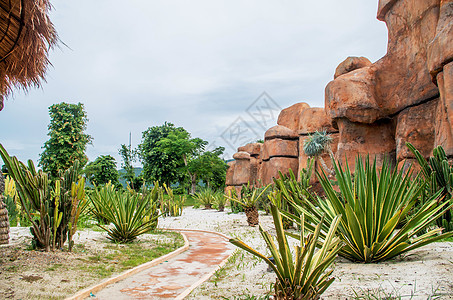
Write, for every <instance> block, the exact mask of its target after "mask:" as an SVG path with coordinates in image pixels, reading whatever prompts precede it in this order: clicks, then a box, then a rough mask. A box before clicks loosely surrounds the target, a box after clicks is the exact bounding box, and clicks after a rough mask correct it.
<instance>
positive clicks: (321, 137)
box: [304, 131, 332, 157]
mask: <svg viewBox="0 0 453 300" xmlns="http://www.w3.org/2000/svg"><path fill="white" fill-rule="evenodd" d="M331 143H332V137H330V135H329V134H327V132H326V131H316V132H315V133H313V134H311V135H309V136H308V137H307V138H306V139H305V140H304V152H305V154H306V155H308V156H310V157H316V156H319V155H321V154H323V153H324V152H326V151H327V149H328V147H330V144H331Z"/></svg>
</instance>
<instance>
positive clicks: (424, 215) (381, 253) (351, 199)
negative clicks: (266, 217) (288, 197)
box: [286, 157, 453, 263]
mask: <svg viewBox="0 0 453 300" xmlns="http://www.w3.org/2000/svg"><path fill="white" fill-rule="evenodd" d="M333 164H334V167H335V171H336V174H337V175H336V177H337V181H338V186H339V188H340V193H337V192H336V191H335V190H334V188H333V186H332V184H331V182H330V181H329V180H328V178H327V175H326V174H325V173H324V172H323V173H322V174H319V173H318V178H319V180H320V182H321V185H322V187H323V189H324V191H325V193H326V197H327V199H321V198H319V197H318V199H317V200H314V201H313V202H316V205H317V206H315V205H313V204H312V203H311V202H310V201H305V202H303V203H301V204H300V205H298V204H294V207H295V208H297V211H298V212H299V213H302V212H309V213H308V215H307V218H306V220H305V221H307V222H306V223H307V224H306V228H308V229H309V230H314V225H312V224H318V222H319V220H321V216H322V215H324V214H326V221H327V224H330V223H332V222H333V221H332V220H333V219H334V218H335V216H338V215H341V216H343V217H342V219H341V222H340V225H339V226H338V234H339V236H340V237H341V239H342V240H343V241H344V242H345V246H344V247H343V249H342V250H341V251H340V255H342V256H343V257H346V258H348V259H350V260H353V261H360V262H365V263H369V262H379V261H384V260H388V259H391V258H393V257H395V256H397V255H399V254H402V253H405V252H408V251H410V250H413V249H416V248H419V247H421V246H424V245H427V244H429V243H432V242H435V241H439V240H441V239H443V238H446V237H449V236H452V235H453V233H445V234H441V235H437V234H438V233H439V232H441V229H434V230H431V231H429V232H428V233H425V234H420V233H421V232H422V230H423V229H424V227H425V226H426V224H429V223H430V222H431V221H433V220H435V219H436V218H437V217H438V216H440V215H441V214H442V213H444V212H445V210H446V209H449V207H447V205H446V204H447V203H444V204H442V205H439V206H438V205H437V199H438V197H439V195H440V192H439V193H436V194H435V195H433V196H432V197H431V198H430V199H429V200H428V201H427V202H426V203H425V204H424V205H423V206H422V207H421V208H420V209H419V210H418V211H417V212H416V213H414V214H413V215H412V216H409V212H410V211H411V209H412V208H413V207H414V206H415V204H416V203H417V201H418V198H419V197H420V195H421V193H422V192H423V189H424V184H423V183H421V182H420V181H419V180H411V176H412V172H408V173H407V174H406V175H404V173H403V171H400V172H398V171H397V170H396V169H395V170H393V171H392V170H391V169H390V165H389V163H388V161H384V163H383V165H382V169H381V171H378V169H377V167H376V161H374V163H370V161H369V158H367V159H366V160H365V162H363V161H362V159H361V158H360V157H358V158H357V160H356V164H355V173H354V175H351V173H350V171H349V168H348V167H346V170H343V169H342V167H341V166H340V165H339V164H337V163H336V162H335V161H334V162H333ZM346 166H347V164H346ZM286 215H287V216H288V215H289V214H286ZM406 218H407V221H406V222H405V224H404V225H403V226H402V228H401V229H397V226H398V225H399V224H401V223H402V222H403V220H406ZM293 219H294V220H295V221H296V222H298V223H299V224H300V222H301V221H300V220H298V218H297V217H295V216H294V215H293Z"/></svg>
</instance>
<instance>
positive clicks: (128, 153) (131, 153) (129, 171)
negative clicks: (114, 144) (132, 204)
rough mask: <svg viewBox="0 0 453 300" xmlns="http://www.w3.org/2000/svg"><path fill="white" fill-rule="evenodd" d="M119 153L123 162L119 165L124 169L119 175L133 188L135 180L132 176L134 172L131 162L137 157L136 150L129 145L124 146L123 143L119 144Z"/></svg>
mask: <svg viewBox="0 0 453 300" xmlns="http://www.w3.org/2000/svg"><path fill="white" fill-rule="evenodd" d="M118 153H119V155H121V158H122V159H123V162H122V163H121V167H122V168H123V169H124V171H126V172H125V173H124V174H122V175H121V176H122V177H123V178H124V179H126V181H127V182H129V185H130V187H131V188H133V189H135V188H136V187H135V184H134V183H135V181H136V180H134V178H135V177H136V176H135V172H134V166H133V165H132V162H134V161H135V160H136V157H137V151H136V150H134V149H131V147H130V146H129V147H128V146H126V145H124V144H122V145H121V148H120V149H119V150H118Z"/></svg>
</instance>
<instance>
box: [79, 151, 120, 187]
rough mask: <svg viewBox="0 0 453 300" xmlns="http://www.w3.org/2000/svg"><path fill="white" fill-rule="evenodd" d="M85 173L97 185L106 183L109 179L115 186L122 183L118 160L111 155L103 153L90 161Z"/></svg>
mask: <svg viewBox="0 0 453 300" xmlns="http://www.w3.org/2000/svg"><path fill="white" fill-rule="evenodd" d="M85 175H86V177H87V179H88V180H89V181H90V182H92V183H95V184H97V185H101V184H106V183H108V182H109V181H110V182H112V184H114V185H115V186H119V185H120V183H119V180H118V178H119V174H118V170H117V169H116V161H115V158H113V157H112V156H110V155H101V156H99V157H98V158H96V160H95V161H93V162H90V163H89V164H88V165H87V166H86V168H85Z"/></svg>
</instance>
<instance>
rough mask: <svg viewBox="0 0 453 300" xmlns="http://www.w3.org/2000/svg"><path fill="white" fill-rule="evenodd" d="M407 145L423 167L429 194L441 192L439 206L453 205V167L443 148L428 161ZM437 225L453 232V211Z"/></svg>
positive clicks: (437, 221)
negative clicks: (447, 203) (448, 203)
mask: <svg viewBox="0 0 453 300" xmlns="http://www.w3.org/2000/svg"><path fill="white" fill-rule="evenodd" d="M406 145H407V147H408V148H409V150H411V152H412V153H414V155H415V158H416V159H417V161H418V163H419V165H420V167H421V174H422V176H423V178H424V179H425V180H426V181H427V185H426V187H427V191H428V194H429V195H430V196H431V195H434V194H435V193H437V192H438V191H441V197H439V200H440V201H439V204H441V203H443V202H452V203H453V165H452V164H451V163H449V161H448V157H447V155H446V154H445V150H444V149H443V148H442V146H438V147H436V148H434V150H433V156H432V157H430V158H429V160H426V159H425V158H424V157H423V155H421V153H420V151H418V150H417V149H415V147H414V146H413V145H412V144H410V143H407V144H406ZM436 223H437V226H439V227H443V228H444V229H445V230H447V231H453V211H452V210H451V209H449V210H446V211H445V213H444V214H443V215H442V216H440V217H439V218H438V219H437V220H436Z"/></svg>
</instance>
